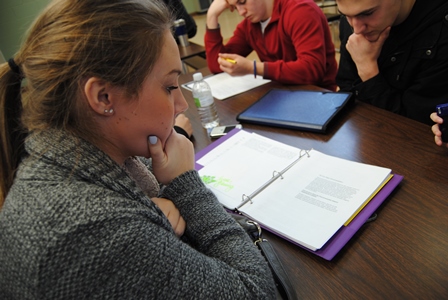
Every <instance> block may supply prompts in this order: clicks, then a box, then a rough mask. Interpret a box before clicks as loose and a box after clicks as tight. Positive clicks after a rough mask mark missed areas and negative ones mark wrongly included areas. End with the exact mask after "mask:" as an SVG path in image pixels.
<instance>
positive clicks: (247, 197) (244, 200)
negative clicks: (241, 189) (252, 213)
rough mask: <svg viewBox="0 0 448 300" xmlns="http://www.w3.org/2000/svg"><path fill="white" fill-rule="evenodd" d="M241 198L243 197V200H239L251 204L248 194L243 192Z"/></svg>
mask: <svg viewBox="0 0 448 300" xmlns="http://www.w3.org/2000/svg"><path fill="white" fill-rule="evenodd" d="M242 198H243V200H241V202H244V203H247V202H250V204H252V199H251V198H250V197H249V196H247V195H246V194H243V197H242Z"/></svg>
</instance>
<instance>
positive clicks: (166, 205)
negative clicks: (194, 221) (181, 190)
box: [151, 197, 187, 237]
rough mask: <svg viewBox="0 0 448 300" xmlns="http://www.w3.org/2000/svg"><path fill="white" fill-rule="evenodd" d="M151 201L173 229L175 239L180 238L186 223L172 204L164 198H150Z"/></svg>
mask: <svg viewBox="0 0 448 300" xmlns="http://www.w3.org/2000/svg"><path fill="white" fill-rule="evenodd" d="M151 200H152V201H153V202H154V203H155V204H156V205H157V206H158V207H159V208H160V210H161V211H162V212H163V214H164V215H165V216H166V217H167V219H168V221H169V222H170V224H171V226H172V227H173V229H174V232H175V233H176V236H177V237H181V236H182V235H183V234H184V232H185V228H186V226H187V225H186V223H185V220H184V218H182V216H181V215H180V212H179V210H178V209H177V207H176V206H175V205H174V203H173V202H172V201H171V200H168V199H165V198H157V197H154V198H151Z"/></svg>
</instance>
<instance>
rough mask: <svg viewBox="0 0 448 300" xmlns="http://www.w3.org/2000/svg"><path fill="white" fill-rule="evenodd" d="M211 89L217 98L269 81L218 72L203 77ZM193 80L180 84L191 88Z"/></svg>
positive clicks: (258, 77) (251, 76)
mask: <svg viewBox="0 0 448 300" xmlns="http://www.w3.org/2000/svg"><path fill="white" fill-rule="evenodd" d="M204 81H206V82H207V83H208V84H209V85H210V88H211V90H212V95H213V97H214V98H216V99H218V100H224V99H226V98H229V97H232V96H235V95H237V94H241V93H243V92H246V91H248V90H251V89H253V88H256V87H258V86H260V85H263V84H265V83H268V82H270V80H269V79H263V78H262V77H261V76H257V78H254V75H244V76H231V75H229V74H228V73H225V72H223V73H219V74H216V75H211V76H207V77H205V78H204ZM193 84H194V81H190V82H188V83H185V84H183V85H182V87H183V88H185V89H187V90H190V91H191V90H192V89H193Z"/></svg>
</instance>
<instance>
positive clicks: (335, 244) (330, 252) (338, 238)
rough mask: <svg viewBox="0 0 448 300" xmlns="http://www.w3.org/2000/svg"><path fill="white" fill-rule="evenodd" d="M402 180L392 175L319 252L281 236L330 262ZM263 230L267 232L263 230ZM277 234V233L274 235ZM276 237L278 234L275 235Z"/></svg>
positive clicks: (213, 144) (211, 146)
mask: <svg viewBox="0 0 448 300" xmlns="http://www.w3.org/2000/svg"><path fill="white" fill-rule="evenodd" d="M239 130H240V129H233V130H232V131H231V132H229V133H228V134H227V135H225V136H223V137H221V138H219V139H218V140H217V141H215V142H213V143H212V144H210V145H208V146H207V147H205V148H204V149H202V150H201V151H199V152H198V153H196V155H195V158H196V161H198V160H199V159H200V158H202V157H203V156H204V155H205V154H207V153H208V152H210V151H211V150H212V149H214V148H216V147H217V146H218V145H220V144H222V143H223V142H224V141H225V140H227V139H228V138H229V137H231V136H232V135H234V134H235V133H237V132H238V131H239ZM202 167H203V166H201V165H199V164H198V163H196V165H195V168H196V170H200V169H201V168H202ZM402 180H403V176H401V175H397V174H394V176H393V177H392V178H391V179H390V180H389V181H388V182H387V183H386V185H385V186H384V187H383V188H382V189H381V190H380V191H379V192H378V193H377V194H376V195H375V197H373V199H372V200H370V202H369V203H368V204H367V205H366V206H365V207H364V208H363V209H362V210H361V211H360V212H359V213H358V215H357V216H356V217H355V218H354V219H353V220H352V221H351V222H350V223H349V224H348V225H347V226H342V227H341V228H340V229H339V230H338V232H336V233H335V234H334V235H333V237H332V238H331V239H329V240H328V242H327V243H326V244H325V245H324V246H323V247H322V248H321V249H319V250H317V251H312V250H310V249H308V248H305V247H303V246H302V245H300V244H297V243H295V242H293V241H291V240H289V239H287V238H285V237H283V236H281V235H279V236H281V237H282V238H284V239H285V240H288V241H290V242H291V243H293V244H295V245H297V246H299V247H301V248H303V249H305V250H307V251H309V252H311V253H314V254H316V255H317V256H320V257H322V258H324V259H326V260H332V259H333V258H334V257H335V255H336V254H337V253H338V252H339V251H340V250H341V249H342V248H343V247H344V246H345V244H347V243H348V241H349V240H350V239H351V238H352V237H353V236H354V235H355V233H356V232H357V231H358V230H359V229H360V228H361V226H362V225H364V224H365V223H366V221H367V219H369V217H370V216H371V215H372V214H373V213H374V212H375V211H376V210H377V208H378V207H379V206H380V205H381V204H382V203H383V202H384V201H385V200H386V199H387V197H388V196H389V195H390V194H391V193H392V191H393V190H394V189H395V188H396V187H397V186H398V185H399V184H400V182H401V181H402ZM264 229H265V230H268V229H266V228H264ZM274 234H277V233H274ZM277 235H278V234H277Z"/></svg>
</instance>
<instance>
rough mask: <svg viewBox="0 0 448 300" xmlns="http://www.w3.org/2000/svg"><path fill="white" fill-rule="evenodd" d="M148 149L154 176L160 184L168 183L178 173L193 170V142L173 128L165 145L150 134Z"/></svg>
mask: <svg viewBox="0 0 448 300" xmlns="http://www.w3.org/2000/svg"><path fill="white" fill-rule="evenodd" d="M148 149H149V153H150V154H151V158H152V170H153V172H154V176H155V177H156V178H157V180H158V181H159V182H160V183H162V184H168V183H170V182H171V181H172V180H173V179H174V178H176V177H178V176H179V175H181V174H183V173H185V172H187V171H190V170H194V149H193V144H192V143H191V142H190V140H189V139H187V138H186V137H185V136H183V135H181V134H178V133H176V131H175V130H174V129H172V133H171V135H170V136H169V137H168V139H167V140H166V142H165V145H162V142H161V141H160V139H159V138H157V137H155V136H150V137H149V138H148Z"/></svg>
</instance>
